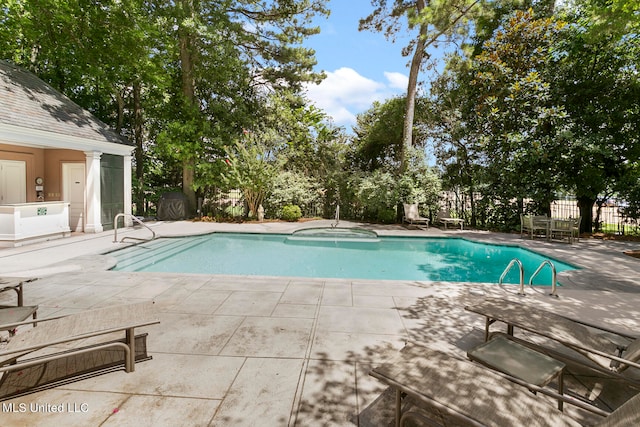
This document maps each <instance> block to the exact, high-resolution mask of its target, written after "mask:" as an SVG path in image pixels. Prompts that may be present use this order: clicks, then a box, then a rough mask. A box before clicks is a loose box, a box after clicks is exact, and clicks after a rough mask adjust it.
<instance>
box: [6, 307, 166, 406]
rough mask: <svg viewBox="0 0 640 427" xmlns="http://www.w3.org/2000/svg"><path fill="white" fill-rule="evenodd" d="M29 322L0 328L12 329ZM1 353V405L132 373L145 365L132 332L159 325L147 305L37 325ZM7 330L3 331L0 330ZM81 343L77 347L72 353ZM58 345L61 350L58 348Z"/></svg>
mask: <svg viewBox="0 0 640 427" xmlns="http://www.w3.org/2000/svg"><path fill="white" fill-rule="evenodd" d="M31 323H35V322H34V321H27V322H18V323H13V324H9V325H0V329H2V328H15V327H18V326H20V327H21V328H22V327H23V326H26V325H29V324H31ZM37 323H38V327H37V328H32V329H26V330H24V331H22V329H21V332H20V333H18V334H16V335H15V336H14V337H13V338H12V339H11V340H10V341H9V342H8V343H7V344H6V345H5V346H4V347H2V348H0V350H1V351H0V375H2V377H0V400H3V399H6V398H9V397H13V396H16V395H21V394H25V393H27V392H31V391H36V390H38V389H40V388H42V387H44V386H47V385H51V384H56V383H58V382H60V381H66V380H68V379H70V378H72V377H75V376H79V375H80V376H81V375H87V374H90V373H95V372H98V371H105V370H113V369H121V368H122V367H123V366H124V369H125V371H126V372H133V371H134V370H135V362H136V361H142V360H148V359H150V357H149V356H147V354H146V335H147V334H140V335H137V336H136V335H135V329H136V328H139V327H143V326H149V325H153V324H157V323H160V322H159V321H158V320H157V317H156V314H155V310H154V308H153V303H152V302H145V303H138V304H128V305H121V306H115V307H106V308H101V309H95V310H89V311H84V312H81V313H75V314H71V315H68V316H58V317H50V318H45V319H38V320H37ZM5 330H6V329H5ZM79 342H81V344H82V346H81V347H74V345H77V344H78V343H79ZM61 344H66V345H62V346H61Z"/></svg>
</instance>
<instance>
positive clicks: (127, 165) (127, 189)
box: [122, 155, 133, 227]
mask: <svg viewBox="0 0 640 427" xmlns="http://www.w3.org/2000/svg"><path fill="white" fill-rule="evenodd" d="M123 160H124V162H123V163H124V165H123V166H124V168H123V169H124V170H123V171H122V173H123V174H124V213H125V214H128V215H131V213H132V211H131V155H129V156H123ZM128 215H125V217H124V220H125V224H126V226H127V227H131V226H132V225H133V220H132V219H131V218H130V217H129V216H128Z"/></svg>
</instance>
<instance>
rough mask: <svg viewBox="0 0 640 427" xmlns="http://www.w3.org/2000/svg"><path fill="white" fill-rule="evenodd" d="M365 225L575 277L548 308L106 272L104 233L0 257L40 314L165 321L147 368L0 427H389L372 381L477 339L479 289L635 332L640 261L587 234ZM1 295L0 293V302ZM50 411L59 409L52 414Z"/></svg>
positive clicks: (32, 401)
mask: <svg viewBox="0 0 640 427" xmlns="http://www.w3.org/2000/svg"><path fill="white" fill-rule="evenodd" d="M329 223H330V221H315V222H313V223H301V224H290V223H262V224H215V223H193V222H188V221H184V222H163V223H155V224H152V227H153V228H154V230H155V231H156V232H157V233H158V235H159V236H175V235H183V234H201V233H208V232H213V231H247V232H249V231H250V232H284V233H288V232H291V231H292V230H294V229H296V228H303V227H309V226H318V225H323V224H329ZM343 223H344V224H343ZM346 224H347V223H346V222H341V225H346ZM365 226H366V225H365ZM367 227H370V228H374V229H376V231H378V232H379V233H380V234H381V235H416V236H445V235H453V236H463V237H465V238H469V239H474V240H480V241H487V242H492V243H505V244H519V245H521V246H523V247H529V248H532V249H535V250H536V251H538V252H541V253H545V254H548V255H550V256H553V257H555V258H558V259H560V260H563V261H568V262H571V263H574V264H576V265H578V266H580V267H582V269H581V270H578V271H573V272H568V273H567V274H565V273H561V274H560V275H559V281H560V282H561V283H562V284H563V285H564V286H562V287H561V288H560V290H559V294H560V297H559V298H557V299H555V298H551V297H549V296H547V295H545V292H541V291H539V290H538V291H532V290H531V289H527V296H526V297H520V296H518V295H516V293H515V287H514V286H511V285H507V286H503V287H499V286H496V285H490V284H484V285H483V284H459V283H446V282H415V281H372V280H347V279H344V280H337V279H330V280H328V279H309V278H288V277H250V276H215V275H196V274H169V273H129V272H116V271H108V268H110V267H111V266H113V262H114V259H113V258H112V257H110V256H109V255H108V254H106V255H101V254H104V253H106V252H108V251H111V250H114V249H115V248H119V247H122V246H123V244H121V243H113V242H112V240H113V232H105V233H100V234H97V235H84V234H78V235H74V236H72V237H70V238H68V239H64V240H56V241H50V242H43V243H39V244H34V245H30V246H25V247H21V248H10V249H0V275H1V276H21V277H25V276H32V275H36V276H38V277H41V279H40V280H38V281H35V282H33V283H29V284H28V285H26V288H25V302H26V303H27V304H38V305H39V306H40V310H39V312H38V314H39V317H41V318H43V317H48V316H51V315H60V314H66V313H74V312H78V311H82V310H87V309H91V308H96V307H105V306H110V305H118V304H126V303H131V302H138V301H146V300H153V301H155V303H156V307H157V310H158V315H159V318H160V321H161V323H160V324H159V325H154V326H151V327H148V328H144V330H145V331H146V332H148V333H149V336H148V340H147V342H148V348H149V353H150V354H151V355H152V356H153V360H150V361H146V362H142V363H139V364H137V365H136V371H135V372H134V373H130V374H127V373H125V372H124V371H123V370H121V371H116V372H112V373H108V374H104V375H100V376H97V377H93V378H88V379H84V380H81V381H76V382H71V383H69V384H66V385H62V386H58V387H56V388H53V389H49V390H45V391H41V392H38V393H34V394H29V395H26V396H23V397H19V398H15V399H11V400H8V401H4V402H0V409H1V410H2V414H1V415H0V424H1V425H3V426H4V425H6V426H23V425H24V426H35V425H37V426H58V425H65V426H83V427H84V426H135V427H140V426H232V425H233V426H294V425H295V426H380V425H390V423H391V422H392V409H393V406H392V405H393V403H392V401H391V400H389V399H388V398H389V393H388V392H385V390H386V388H385V387H384V386H383V385H382V384H381V383H380V382H378V381H377V380H375V379H374V378H372V377H370V376H369V375H368V372H369V370H370V369H371V368H372V367H373V366H375V365H376V364H378V363H381V362H383V361H385V360H387V359H388V358H389V357H390V356H391V355H393V354H394V353H395V352H396V351H397V350H398V349H400V348H401V347H402V346H403V344H404V342H405V341H407V340H413V341H417V342H420V343H424V344H425V345H429V346H432V347H438V348H441V349H443V350H446V351H448V352H451V354H453V355H457V356H459V357H465V352H466V350H467V349H469V348H471V347H473V346H474V345H476V344H478V343H480V342H481V341H482V339H483V328H484V319H483V318H480V316H477V315H474V314H471V313H468V312H466V311H465V310H464V309H463V307H464V305H465V303H467V302H470V301H473V300H474V299H477V298H481V296H480V295H482V294H484V295H491V296H497V297H502V298H507V299H515V300H518V301H522V302H525V303H530V304H536V305H539V306H544V307H546V308H548V309H551V310H554V311H558V312H561V313H564V314H571V315H574V316H578V317H583V318H589V319H591V320H592V321H595V322H599V323H603V324H606V325H609V326H611V327H613V328H616V329H621V328H622V329H625V330H627V331H630V332H631V333H633V334H636V335H637V334H638V333H639V331H640V328H639V326H640V279H638V277H639V276H638V273H639V272H640V260H637V259H634V258H630V257H628V256H625V255H623V254H622V251H623V250H627V249H638V248H639V247H640V245H639V244H637V243H624V242H611V241H595V240H585V239H583V240H581V241H580V242H577V243H574V244H573V245H568V244H563V243H549V242H545V241H538V240H536V241H529V240H521V239H520V236H519V235H509V234H496V233H487V232H476V231H464V232H461V231H459V230H447V231H446V232H444V231H442V230H439V229H437V228H433V227H432V228H429V229H428V230H426V231H425V230H420V229H411V230H407V229H405V228H404V227H400V226H367ZM119 235H120V236H138V237H144V236H146V235H148V230H144V229H138V228H135V229H134V228H132V229H127V230H122V232H119ZM11 298H13V295H9V294H8V293H6V294H0V303H2V302H4V301H9V300H10V299H11ZM18 333H20V331H18ZM598 384H599V385H598V388H597V389H594V390H592V394H594V393H595V394H598V393H600V395H601V397H602V398H603V399H605V400H606V402H604V404H605V405H606V404H607V402H608V403H609V404H611V405H613V406H615V405H617V404H619V403H620V401H621V400H624V399H626V398H628V397H629V393H631V392H629V391H627V390H623V389H622V388H619V386H618V385H617V384H614V385H611V384H609V383H606V382H602V381H600V382H598ZM574 386H576V387H578V386H579V384H574ZM569 387H571V384H570V385H569ZM594 397H595V396H594ZM11 404H13V405H11ZM550 404H553V403H550ZM58 409H61V410H62V412H54V410H58ZM575 415H576V416H577V417H580V416H582V414H580V413H577V412H576V413H575Z"/></svg>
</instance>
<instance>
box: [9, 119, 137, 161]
mask: <svg viewBox="0 0 640 427" xmlns="http://www.w3.org/2000/svg"><path fill="white" fill-rule="evenodd" d="M0 142H6V143H9V144H16V145H27V146H30V147H39V148H60V149H68V150H78V151H99V152H101V153H106V154H115V155H118V156H130V155H131V153H132V152H133V149H134V147H133V146H131V145H125V144H118V143H115V142H109V141H98V140H93V139H88V138H80V137H77V136H69V135H62V134H59V133H54V132H46V131H42V130H38V129H29V128H24V127H20V126H14V125H9V124H6V123H0Z"/></svg>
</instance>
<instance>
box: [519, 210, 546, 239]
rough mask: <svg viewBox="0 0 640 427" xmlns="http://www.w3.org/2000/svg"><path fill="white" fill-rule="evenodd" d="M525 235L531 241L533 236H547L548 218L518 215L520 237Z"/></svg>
mask: <svg viewBox="0 0 640 427" xmlns="http://www.w3.org/2000/svg"><path fill="white" fill-rule="evenodd" d="M525 234H528V235H529V238H530V239H531V240H533V238H534V237H535V236H544V237H545V238H546V237H548V236H549V218H547V217H546V216H543V215H522V214H520V237H522V236H524V235H525Z"/></svg>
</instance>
